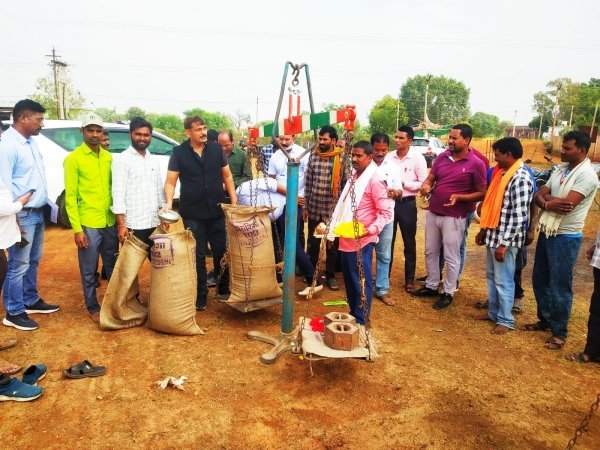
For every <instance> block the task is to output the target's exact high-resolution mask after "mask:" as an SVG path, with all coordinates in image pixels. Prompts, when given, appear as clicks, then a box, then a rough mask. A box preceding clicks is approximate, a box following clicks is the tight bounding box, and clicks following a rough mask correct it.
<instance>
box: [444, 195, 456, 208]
mask: <svg viewBox="0 0 600 450" xmlns="http://www.w3.org/2000/svg"><path fill="white" fill-rule="evenodd" d="M459 200H460V194H452V195H451V196H450V202H449V203H446V204H444V206H454V205H456V202H457V201H459Z"/></svg>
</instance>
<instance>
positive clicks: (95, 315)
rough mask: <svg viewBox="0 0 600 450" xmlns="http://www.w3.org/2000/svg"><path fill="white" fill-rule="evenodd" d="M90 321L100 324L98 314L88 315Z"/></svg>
mask: <svg viewBox="0 0 600 450" xmlns="http://www.w3.org/2000/svg"><path fill="white" fill-rule="evenodd" d="M89 314H90V319H92V321H93V322H95V323H100V312H99V311H98V312H94V313H89Z"/></svg>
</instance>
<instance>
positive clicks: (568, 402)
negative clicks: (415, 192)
mask: <svg viewBox="0 0 600 450" xmlns="http://www.w3.org/2000/svg"><path fill="white" fill-rule="evenodd" d="M541 156H543V155H542V152H541V151H540V152H538V153H537V154H536V158H535V160H536V161H542V159H541ZM419 221H420V228H419V230H418V239H419V240H418V245H419V249H420V250H419V254H418V262H417V264H418V267H417V268H418V274H423V273H424V261H423V255H422V249H423V221H424V211H420V213H419ZM599 225H600V212H599V211H598V207H597V206H596V205H593V207H592V210H591V212H590V214H589V216H588V219H587V222H586V228H585V239H584V243H583V246H582V249H585V248H587V247H588V246H589V245H590V244H591V243H592V242H593V240H594V237H595V234H596V231H597V229H598V226H599ZM475 230H476V225H473V226H472V227H471V234H470V238H469V247H468V260H467V265H466V271H465V273H464V275H463V279H462V281H461V284H460V290H459V291H458V293H457V294H456V300H455V304H453V305H452V306H451V307H450V308H448V309H447V310H445V311H442V312H438V311H435V310H433V309H432V308H431V304H432V300H426V301H423V300H418V299H416V298H411V297H410V296H408V295H407V294H406V293H404V291H403V290H402V287H401V282H402V278H403V277H402V276H401V275H400V274H401V273H403V269H404V268H403V264H402V263H401V261H402V258H401V257H400V256H399V257H397V258H396V264H395V266H394V277H393V279H392V289H393V290H392V293H393V297H394V298H395V300H396V306H394V307H387V306H385V305H383V304H382V303H381V302H378V301H374V304H373V308H372V309H373V311H372V324H373V333H374V335H375V338H376V340H377V342H378V345H379V350H380V353H381V357H380V358H379V359H377V360H376V361H375V362H373V363H369V362H365V361H363V360H341V359H330V360H324V361H318V362H313V363H312V373H311V368H310V366H309V363H308V362H307V361H306V360H302V359H300V358H299V356H298V355H293V354H291V353H288V354H285V355H283V356H282V357H281V358H280V359H279V360H278V361H277V362H276V363H275V364H273V365H264V364H262V363H261V362H260V361H259V356H260V354H261V353H262V352H264V351H266V350H267V349H268V348H269V347H268V345H267V344H263V343H260V342H257V341H253V340H249V339H247V338H246V337H245V333H246V332H247V331H250V330H260V331H263V332H267V333H270V334H272V335H277V334H278V333H279V330H280V326H281V313H280V308H279V307H271V308H269V309H266V310H261V311H256V312H253V313H248V314H245V315H244V314H241V313H239V312H237V311H236V310H234V309H232V308H230V307H229V306H227V305H224V304H220V303H217V302H216V301H215V300H214V299H213V298H211V299H209V305H208V309H207V310H206V311H204V312H199V313H197V315H196V319H197V321H198V323H199V324H200V325H201V327H202V328H203V329H204V330H205V331H206V335H204V336H194V337H180V336H170V335H164V334H160V333H157V332H154V331H152V330H150V329H147V328H144V327H138V328H133V329H128V330H123V331H117V332H102V331H100V329H99V328H98V326H97V325H96V324H94V323H93V322H92V321H91V320H90V319H89V318H88V316H87V314H86V311H85V308H84V305H83V299H82V294H81V285H80V280H79V272H78V268H77V256H76V250H75V244H74V243H73V239H72V233H71V231H70V230H65V229H61V228H59V227H56V226H52V227H49V228H48V230H47V234H46V242H45V248H44V257H43V261H42V264H41V267H40V276H39V289H40V292H41V294H42V296H43V298H44V299H46V300H47V301H49V302H52V303H58V304H59V305H60V306H61V310H60V311H59V312H58V313H56V314H50V315H46V316H42V315H38V316H36V317H35V319H36V320H39V323H40V329H39V330H36V331H33V332H20V331H16V330H14V329H12V328H6V327H2V330H1V331H0V333H1V334H0V337H2V338H8V337H17V338H18V339H19V344H18V346H17V347H15V348H14V349H11V350H7V351H4V352H2V354H1V355H0V356H2V358H5V359H8V360H10V361H11V362H16V363H19V364H21V365H23V366H27V365H29V364H33V363H44V364H46V365H47V366H48V368H49V372H48V376H47V377H46V379H44V380H42V381H41V383H40V385H42V386H44V387H45V393H44V395H43V396H42V397H41V398H39V399H38V400H36V401H34V402H31V403H16V402H5V403H3V404H2V406H1V408H2V420H1V423H0V448H12V449H15V448H32V447H34V446H36V447H38V446H40V445H42V446H44V447H47V448H160V449H163V448H164V449H168V448H210V449H212V448H227V449H229V448H231V449H246V448H251V449H254V448H259V449H271V448H273V449H279V448H288V447H294V448H306V449H338V448H347V449H358V448H366V449H388V448H394V449H397V448H460V449H463V448H477V449H479V448H486V449H521V448H534V449H537V448H552V449H559V448H564V447H565V445H566V443H567V441H568V440H569V439H570V438H571V437H572V435H573V433H574V431H575V429H576V428H577V427H578V425H579V423H580V421H581V420H582V418H583V417H584V415H585V414H586V413H587V412H588V410H589V407H590V404H591V403H592V402H593V401H594V400H595V398H596V396H597V395H598V393H599V392H600V385H599V382H598V380H599V379H600V370H599V369H600V367H599V366H597V365H584V364H576V363H571V362H567V361H565V359H564V355H565V354H568V353H570V352H575V351H580V350H582V348H583V345H584V342H585V333H586V323H587V309H588V304H589V297H590V294H591V292H592V284H593V282H592V276H591V269H590V267H589V265H588V264H587V262H586V261H585V256H584V253H585V252H584V251H581V252H580V257H579V260H578V262H577V267H576V274H575V283H574V284H575V301H574V305H573V313H572V317H571V322H570V337H569V339H568V341H567V344H566V345H565V348H564V349H563V350H562V351H550V350H546V349H545V348H544V347H543V342H544V339H545V338H546V337H547V334H546V333H525V332H522V331H515V332H511V333H509V334H508V335H506V336H495V335H492V334H491V333H490V331H491V325H490V324H488V323H482V322H478V321H475V320H473V318H472V317H473V314H475V313H476V312H477V310H475V309H474V307H473V305H474V303H475V302H476V301H478V300H482V299H485V297H486V282H485V278H484V267H485V259H484V251H483V250H482V249H480V248H477V247H476V246H475V245H474V244H473V236H474V233H475ZM533 246H535V243H534V244H533ZM401 252H402V243H401V240H399V242H398V243H397V247H396V254H397V255H401V254H402V253H401ZM532 266H533V251H532V250H531V251H530V262H529V265H528V266H527V268H526V270H525V280H527V281H526V283H525V284H526V287H527V289H526V297H525V311H524V313H523V314H521V315H518V316H517V317H516V320H517V325H521V324H523V323H526V322H532V321H535V319H536V316H535V300H534V298H533V294H532V290H531V288H530V286H529V284H530V282H529V280H530V276H531V268H532ZM338 280H339V281H340V282H341V280H342V279H341V274H340V275H338ZM297 284H298V286H300V279H298V282H297ZM141 285H142V288H143V289H142V295H143V296H145V297H147V296H148V286H149V266H148V264H147V263H146V264H145V266H144V269H143V271H142V276H141ZM342 285H343V283H342ZM105 289H106V282H105V281H103V283H102V286H101V288H100V289H99V294H100V297H101V295H102V294H103V293H104V291H105ZM212 292H214V291H212ZM211 295H212V294H211ZM343 298H344V293H343V290H342V291H339V292H338V293H335V292H331V291H328V290H324V291H323V293H322V294H321V295H320V296H319V297H316V298H315V299H314V300H313V301H312V302H311V303H310V304H307V302H305V301H302V300H300V299H298V298H297V299H296V301H295V304H294V315H295V317H299V316H300V315H305V314H308V315H309V316H310V317H312V316H317V315H322V314H323V313H325V312H329V311H335V310H339V308H340V307H324V306H323V305H322V302H323V301H325V300H339V299H343ZM83 359H89V360H91V361H92V362H94V363H96V364H102V365H105V366H106V367H107V370H108V372H107V374H106V375H105V376H103V377H99V378H88V379H82V380H67V379H63V377H62V375H61V372H62V370H63V369H64V368H66V367H68V366H70V365H71V364H73V363H76V362H78V361H81V360H83ZM169 375H173V376H181V375H185V376H187V377H188V380H187V381H186V383H185V390H183V391H180V390H176V389H172V388H168V389H166V390H161V389H159V388H158V386H157V385H156V384H155V382H156V381H157V380H161V379H163V378H164V377H166V376H169ZM599 416H600V414H597V415H595V416H594V417H593V418H592V420H591V421H590V423H589V428H588V432H587V433H585V434H584V435H583V436H582V437H581V438H580V440H579V443H578V445H579V447H578V448H589V449H594V448H596V449H597V448H600V417H599Z"/></svg>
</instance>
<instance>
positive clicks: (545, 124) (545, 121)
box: [528, 116, 552, 133]
mask: <svg viewBox="0 0 600 450" xmlns="http://www.w3.org/2000/svg"><path fill="white" fill-rule="evenodd" d="M540 122H542V133H545V132H547V131H548V129H549V128H550V125H551V124H552V118H551V117H550V116H545V117H540V116H535V117H534V118H533V119H531V121H530V122H529V124H528V125H529V127H531V128H535V129H536V130H539V129H540Z"/></svg>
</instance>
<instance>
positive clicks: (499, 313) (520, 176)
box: [475, 137, 533, 334]
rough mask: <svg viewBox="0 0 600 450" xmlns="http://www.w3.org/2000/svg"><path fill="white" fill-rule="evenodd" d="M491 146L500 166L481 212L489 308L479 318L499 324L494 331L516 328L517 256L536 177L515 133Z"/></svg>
mask: <svg viewBox="0 0 600 450" xmlns="http://www.w3.org/2000/svg"><path fill="white" fill-rule="evenodd" d="M492 148H493V149H494V156H495V159H496V162H497V164H498V165H497V166H496V167H495V168H494V172H493V173H492V180H491V182H490V185H489V186H488V190H487V193H486V197H485V199H484V201H483V207H482V212H481V224H480V226H481V230H480V231H479V233H478V234H477V236H476V237H475V242H476V243H477V245H485V246H486V247H487V269H486V278H487V286H488V301H489V310H488V312H487V313H484V314H482V315H480V316H477V317H476V318H477V319H481V320H491V321H492V322H494V323H495V324H496V326H495V327H494V330H493V332H494V333H495V334H506V333H507V332H508V331H510V330H513V329H514V328H515V320H514V317H513V315H512V311H511V310H512V306H513V302H514V294H515V280H514V275H515V257H516V255H517V251H518V250H519V248H521V247H522V246H523V244H524V243H525V238H526V234H527V224H528V213H529V206H530V204H531V201H532V199H533V180H532V179H531V176H530V175H529V173H528V172H527V169H525V166H524V164H523V161H522V160H521V157H522V156H523V147H522V146H521V142H520V141H519V140H518V139H516V138H513V137H506V138H502V139H500V140H498V141H496V142H495V143H494V144H493V145H492Z"/></svg>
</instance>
